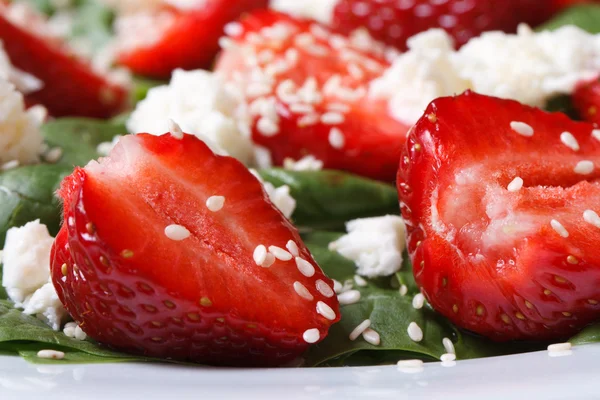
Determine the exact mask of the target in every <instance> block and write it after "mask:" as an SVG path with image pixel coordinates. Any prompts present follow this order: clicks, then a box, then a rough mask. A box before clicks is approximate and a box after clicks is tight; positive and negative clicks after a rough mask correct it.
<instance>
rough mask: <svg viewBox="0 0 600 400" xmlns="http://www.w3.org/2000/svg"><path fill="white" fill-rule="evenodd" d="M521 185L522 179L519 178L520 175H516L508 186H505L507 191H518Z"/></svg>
mask: <svg viewBox="0 0 600 400" xmlns="http://www.w3.org/2000/svg"><path fill="white" fill-rule="evenodd" d="M522 187H523V179H521V178H520V177H518V176H517V177H516V178H515V179H513V180H512V181H511V182H510V183H509V184H508V186H507V187H506V189H507V190H508V191H509V192H518V191H519V190H521V188H522Z"/></svg>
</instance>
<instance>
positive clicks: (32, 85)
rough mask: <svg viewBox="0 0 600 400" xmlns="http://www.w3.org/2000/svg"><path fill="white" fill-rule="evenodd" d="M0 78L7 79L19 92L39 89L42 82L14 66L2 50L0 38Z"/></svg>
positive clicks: (30, 91)
mask: <svg viewBox="0 0 600 400" xmlns="http://www.w3.org/2000/svg"><path fill="white" fill-rule="evenodd" d="M0 80H4V81H8V82H10V83H12V84H13V85H15V87H16V88H17V90H18V91H19V92H21V93H25V94H27V93H32V92H36V91H38V90H40V89H41V88H42V87H43V86H44V84H43V82H42V81H40V80H39V79H37V78H36V77H35V76H33V75H30V74H28V73H26V72H23V71H21V70H19V69H17V68H15V67H14V66H13V65H12V63H11V62H10V59H9V58H8V54H6V52H5V51H4V46H3V44H2V41H1V40H0Z"/></svg>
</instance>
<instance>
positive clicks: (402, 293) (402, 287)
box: [398, 285, 408, 296]
mask: <svg viewBox="0 0 600 400" xmlns="http://www.w3.org/2000/svg"><path fill="white" fill-rule="evenodd" d="M398 291H399V292H400V296H406V293H408V287H407V286H406V285H400V289H398Z"/></svg>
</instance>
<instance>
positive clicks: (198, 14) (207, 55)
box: [118, 0, 268, 79]
mask: <svg viewBox="0 0 600 400" xmlns="http://www.w3.org/2000/svg"><path fill="white" fill-rule="evenodd" d="M200 3H201V4H200V5H199V8H198V9H197V10H189V11H179V10H171V11H164V12H171V13H172V14H173V22H172V23H171V24H170V26H169V27H168V28H167V29H166V30H165V32H164V33H163V35H162V37H161V38H160V40H159V41H158V42H156V43H153V44H152V45H149V46H145V47H139V48H134V49H132V50H127V51H125V52H123V53H121V54H120V55H119V57H118V59H119V62H120V64H122V65H124V66H126V67H128V68H129V69H131V70H132V71H133V72H135V73H136V74H139V75H142V76H147V77H151V78H155V79H168V78H169V76H171V72H172V71H173V70H175V69H177V68H182V69H186V70H191V69H196V68H209V67H210V66H211V64H212V62H213V60H214V58H215V56H216V55H217V53H218V52H219V38H220V37H221V36H222V35H223V28H224V26H225V25H226V24H227V23H228V22H231V21H234V20H236V19H237V18H239V17H240V16H241V15H242V14H244V13H246V12H249V11H252V10H254V9H259V8H266V7H267V5H268V0H236V1H229V0H213V1H207V2H204V3H202V2H200ZM134 33H135V32H132V34H134Z"/></svg>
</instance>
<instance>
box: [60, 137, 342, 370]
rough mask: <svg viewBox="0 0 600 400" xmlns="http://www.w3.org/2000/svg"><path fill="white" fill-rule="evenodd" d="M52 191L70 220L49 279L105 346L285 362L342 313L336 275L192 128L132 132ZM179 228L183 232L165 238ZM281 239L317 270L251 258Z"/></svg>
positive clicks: (228, 361)
mask: <svg viewBox="0 0 600 400" xmlns="http://www.w3.org/2000/svg"><path fill="white" fill-rule="evenodd" d="M214 171H218V173H214ZM59 194H60V196H61V197H62V198H63V200H64V217H65V223H64V226H63V227H62V230H61V232H60V233H59V235H58V237H57V239H56V243H55V245H54V249H53V259H52V263H51V264H52V266H51V269H52V279H53V282H54V285H55V287H56V289H57V293H58V295H59V297H60V299H61V301H62V303H63V304H64V305H65V307H66V308H67V310H68V311H69V313H70V314H71V315H72V316H73V318H74V319H75V320H76V321H77V323H78V324H79V325H80V326H81V327H82V329H83V330H84V331H85V332H86V333H87V334H88V335H89V336H90V337H92V338H93V339H95V340H97V341H98V342H100V343H103V344H106V345H108V346H110V347H112V348H115V349H118V350H122V351H126V352H132V353H137V354H144V355H147V356H154V357H162V358H172V359H178V360H188V361H194V362H202V363H210V364H218V365H262V366H264V365H279V364H282V363H285V362H287V361H290V360H291V359H293V358H295V357H297V356H299V355H300V354H301V353H302V352H303V351H305V350H306V349H307V347H308V346H309V343H308V342H310V343H312V342H316V341H320V340H322V339H323V338H324V337H325V336H326V335H327V331H328V329H329V326H330V325H331V324H333V323H334V322H336V321H337V320H338V319H339V306H338V303H337V299H336V297H335V295H334V293H333V289H331V288H332V286H333V285H332V281H331V280H330V279H328V278H327V277H325V276H324V275H323V273H322V271H321V270H320V269H319V267H318V266H317V265H316V263H315V261H314V260H313V258H312V256H311V254H310V252H309V251H308V249H307V248H306V247H305V246H304V245H303V243H302V241H301V238H300V236H299V234H298V232H297V230H296V229H295V228H294V227H293V226H292V225H291V223H290V222H289V221H288V220H287V219H286V218H285V217H283V215H282V214H281V213H280V212H279V211H278V210H277V209H276V208H274V206H273V205H272V204H271V203H270V202H269V201H268V199H267V196H266V194H265V193H264V190H263V188H262V185H261V184H260V183H259V182H258V180H257V179H256V178H255V177H254V176H253V175H252V174H251V173H250V172H249V171H248V170H247V169H246V168H245V167H244V166H243V165H242V164H241V163H239V162H238V161H237V160H235V159H233V158H230V157H222V156H216V155H214V154H213V153H212V152H211V151H210V150H209V149H208V147H207V146H206V145H205V144H204V143H203V142H201V141H200V140H198V139H196V138H195V137H193V136H191V135H185V137H184V138H183V139H181V140H178V139H175V138H173V137H172V136H170V135H163V136H159V137H157V136H152V135H148V134H140V135H135V136H126V137H124V138H123V139H122V140H121V141H120V143H119V144H118V145H117V147H116V148H115V149H114V150H113V152H112V153H111V155H110V156H109V157H108V158H106V159H103V160H101V161H100V163H96V162H92V163H90V164H89V165H88V166H86V167H85V168H83V169H82V168H78V169H76V170H75V172H74V173H73V174H72V175H71V176H70V177H67V178H66V179H65V181H64V182H63V185H62V187H61V190H60V192H59ZM217 195H218V196H224V198H225V201H224V204H223V207H222V208H221V209H220V210H217V211H211V210H210V209H209V208H208V206H207V205H206V202H207V199H208V198H210V197H211V196H217ZM174 224H176V225H180V226H182V227H185V229H187V230H188V232H189V237H187V238H184V239H183V240H175V239H172V238H171V237H172V236H167V234H166V233H165V228H166V227H167V226H170V225H174ZM180 239H181V238H180ZM289 241H294V242H295V243H296V245H297V247H298V253H299V257H301V258H302V259H303V260H304V261H303V263H304V265H305V267H306V266H308V267H307V268H308V270H309V271H313V272H309V273H301V271H300V269H299V268H298V267H297V264H296V262H295V259H294V257H290V258H291V259H289V260H286V261H283V260H282V258H280V259H275V260H274V263H273V264H272V265H270V266H269V267H263V266H259V265H257V263H256V261H255V259H254V257H253V254H254V251H255V249H256V247H257V246H258V245H261V244H264V245H265V246H266V247H267V248H269V246H278V247H280V248H282V249H286V245H287V244H288V242H289ZM275 253H276V251H275ZM283 258H285V257H283ZM299 286H302V287H304V288H305V292H306V293H308V294H306V293H305V295H304V296H302V295H300V294H299V293H300V292H299V291H298V289H296V288H297V287H299ZM325 287H326V288H325ZM328 296H329V297H328ZM307 297H308V299H307ZM324 310H325V311H324ZM328 311H329V312H328ZM332 314H333V315H332ZM315 335H316V336H315Z"/></svg>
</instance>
